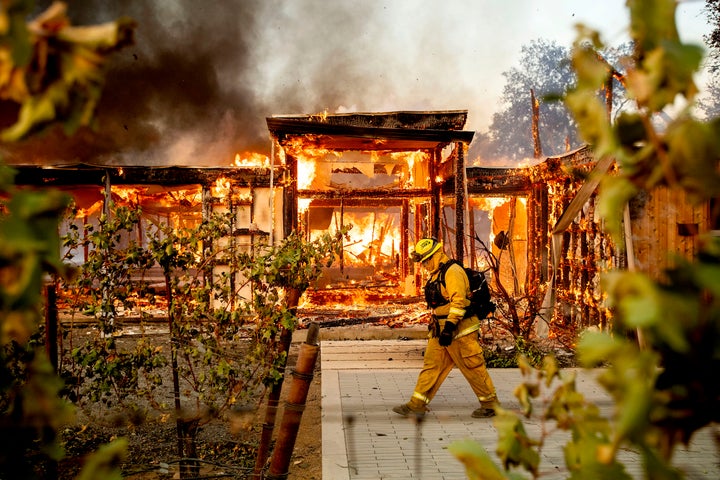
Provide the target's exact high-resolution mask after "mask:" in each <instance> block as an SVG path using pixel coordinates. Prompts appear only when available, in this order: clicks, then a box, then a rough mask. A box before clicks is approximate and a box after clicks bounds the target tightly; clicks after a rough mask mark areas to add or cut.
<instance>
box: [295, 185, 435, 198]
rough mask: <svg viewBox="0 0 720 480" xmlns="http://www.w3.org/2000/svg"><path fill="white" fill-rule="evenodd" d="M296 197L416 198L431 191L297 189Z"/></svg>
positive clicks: (420, 189)
mask: <svg viewBox="0 0 720 480" xmlns="http://www.w3.org/2000/svg"><path fill="white" fill-rule="evenodd" d="M297 194H298V197H302V198H311V199H313V201H315V200H316V199H340V198H342V199H345V200H349V199H353V198H363V197H365V198H417V197H423V196H429V195H430V194H431V192H430V191H429V190H426V189H422V188H413V189H407V190H386V189H377V188H376V189H356V190H298V192H297Z"/></svg>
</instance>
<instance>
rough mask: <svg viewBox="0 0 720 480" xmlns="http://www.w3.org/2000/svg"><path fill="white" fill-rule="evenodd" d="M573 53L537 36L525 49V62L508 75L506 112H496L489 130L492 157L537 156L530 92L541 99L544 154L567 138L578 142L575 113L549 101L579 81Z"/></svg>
mask: <svg viewBox="0 0 720 480" xmlns="http://www.w3.org/2000/svg"><path fill="white" fill-rule="evenodd" d="M569 58H570V53H569V51H568V50H567V49H566V48H564V47H561V46H559V45H557V44H556V43H554V42H549V41H547V40H542V39H539V40H534V41H532V42H531V43H530V44H529V45H524V46H523V47H522V50H521V57H520V65H519V66H518V67H513V68H511V69H510V70H508V71H507V72H504V73H503V77H505V79H506V84H505V87H504V89H503V94H502V98H501V102H502V105H503V107H504V108H503V110H501V111H499V112H497V113H495V114H494V115H493V121H492V124H491V125H490V128H489V132H488V133H489V135H490V139H491V141H490V149H489V151H488V152H487V155H488V156H490V157H504V158H506V159H508V160H513V161H515V162H517V161H521V160H523V159H527V158H532V157H534V152H533V138H532V133H531V132H532V101H531V92H534V95H535V98H536V99H537V100H538V101H539V102H540V105H539V106H540V125H539V127H540V139H541V143H542V148H543V153H545V154H555V153H560V152H563V151H565V143H566V140H569V141H570V143H571V144H573V145H575V144H577V143H578V134H577V131H576V128H575V125H574V121H573V119H572V117H571V116H570V113H569V112H568V111H567V109H566V108H565V107H564V106H563V105H562V103H560V102H546V101H543V99H544V97H546V96H548V95H555V96H557V95H560V94H562V93H563V92H565V91H566V90H567V89H568V87H569V86H570V85H572V84H573V83H574V77H573V73H572V69H571V68H570V62H569Z"/></svg>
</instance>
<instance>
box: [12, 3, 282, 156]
mask: <svg viewBox="0 0 720 480" xmlns="http://www.w3.org/2000/svg"><path fill="white" fill-rule="evenodd" d="M48 3H49V2H38V10H41V9H43V8H45V7H46V6H47V4H48ZM262 3H263V2H262V1H261V0H258V1H247V0H243V1H235V2H197V1H193V0H177V1H173V2H165V1H163V2H155V1H152V0H132V1H123V2H116V1H91V0H81V1H72V0H71V1H69V2H68V13H69V15H70V16H71V19H72V22H73V24H75V25H89V24H97V23H103V22H108V21H113V20H115V19H117V18H119V17H121V16H129V17H131V18H133V19H134V20H135V21H136V23H137V25H138V26H137V29H136V35H135V44H134V45H132V46H129V47H125V48H124V49H123V50H121V51H120V52H117V53H115V54H113V57H112V58H111V60H110V63H109V70H108V72H107V76H106V86H105V89H104V92H103V97H102V99H101V102H100V105H99V108H98V113H97V122H96V123H97V126H96V128H94V129H92V130H91V129H82V130H81V131H79V132H78V133H77V134H75V135H73V136H72V137H69V138H68V137H66V136H65V135H64V134H63V133H62V131H61V129H59V128H55V129H52V131H49V132H45V133H43V134H41V135H38V136H36V137H35V138H32V139H30V140H28V141H25V142H21V143H20V144H19V145H18V146H17V149H16V150H15V152H14V154H13V155H12V157H14V158H13V159H14V160H20V161H22V162H27V163H58V162H86V163H113V164H140V165H217V166H229V165H231V164H232V161H233V159H234V155H235V153H236V152H239V151H245V150H252V151H262V150H269V140H268V134H267V129H266V127H265V122H264V117H265V116H266V114H267V113H268V112H267V111H266V109H265V108H264V107H263V105H262V104H261V103H259V101H258V98H257V95H256V94H255V92H254V86H255V83H254V79H253V72H254V69H253V65H251V64H250V63H249V62H250V61H251V60H252V56H251V55H250V54H249V50H251V49H252V48H253V46H252V43H253V41H254V40H255V38H256V37H257V28H256V27H257V13H258V12H261V11H262V10H261V8H260V6H261V5H262Z"/></svg>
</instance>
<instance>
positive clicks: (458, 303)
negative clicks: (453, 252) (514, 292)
mask: <svg viewBox="0 0 720 480" xmlns="http://www.w3.org/2000/svg"><path fill="white" fill-rule="evenodd" d="M449 261H450V258H449V257H448V256H447V255H446V254H445V253H443V252H438V253H437V254H436V255H434V256H433V258H431V259H430V260H429V265H428V266H427V267H428V270H429V271H430V278H429V279H428V283H426V284H425V288H426V289H427V288H428V287H429V286H430V284H431V283H432V282H437V283H439V286H440V293H441V295H442V296H443V297H444V299H445V300H446V301H447V303H445V304H444V305H439V306H437V307H435V308H433V309H432V310H433V316H434V317H435V319H436V321H437V325H436V328H439V330H436V331H435V333H436V335H434V336H437V335H439V333H437V332H438V331H440V332H441V331H442V329H443V327H444V325H445V322H446V321H447V322H452V323H454V324H455V325H457V329H456V330H455V338H459V337H463V336H465V335H468V334H470V333H472V332H476V331H478V330H479V329H480V320H479V319H478V317H477V316H476V315H471V316H468V317H466V316H465V309H466V308H467V307H468V306H469V305H470V300H468V297H469V296H470V282H469V281H468V278H467V275H466V274H465V270H464V269H463V268H462V266H461V265H459V264H457V263H455V264H453V265H450V267H449V268H448V269H447V270H446V271H445V282H444V283H445V284H444V285H443V284H442V283H441V282H439V279H438V276H439V274H440V267H441V266H442V265H443V264H444V263H446V262H449ZM431 327H432V326H431ZM430 330H431V335H432V334H433V328H431V329H430Z"/></svg>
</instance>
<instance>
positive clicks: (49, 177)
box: [12, 164, 270, 187]
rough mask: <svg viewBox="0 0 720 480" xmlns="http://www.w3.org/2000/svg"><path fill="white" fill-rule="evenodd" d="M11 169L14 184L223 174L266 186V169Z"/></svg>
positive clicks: (178, 180)
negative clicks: (13, 171)
mask: <svg viewBox="0 0 720 480" xmlns="http://www.w3.org/2000/svg"><path fill="white" fill-rule="evenodd" d="M12 168H14V169H15V170H16V171H17V176H16V177H15V183H16V184H17V185H32V186H71V185H104V184H105V181H106V179H107V180H109V182H110V184H112V185H168V186H171V185H210V184H213V183H215V181H216V180H217V179H218V178H223V177H224V178H228V179H230V180H233V181H235V182H239V183H246V184H248V185H254V186H256V187H269V186H270V169H268V168H231V167H228V168H224V167H222V168H202V167H137V166H130V167H128V166H125V167H114V166H113V167H109V166H93V165H84V164H82V165H68V166H62V167H44V166H38V165H16V166H12Z"/></svg>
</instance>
